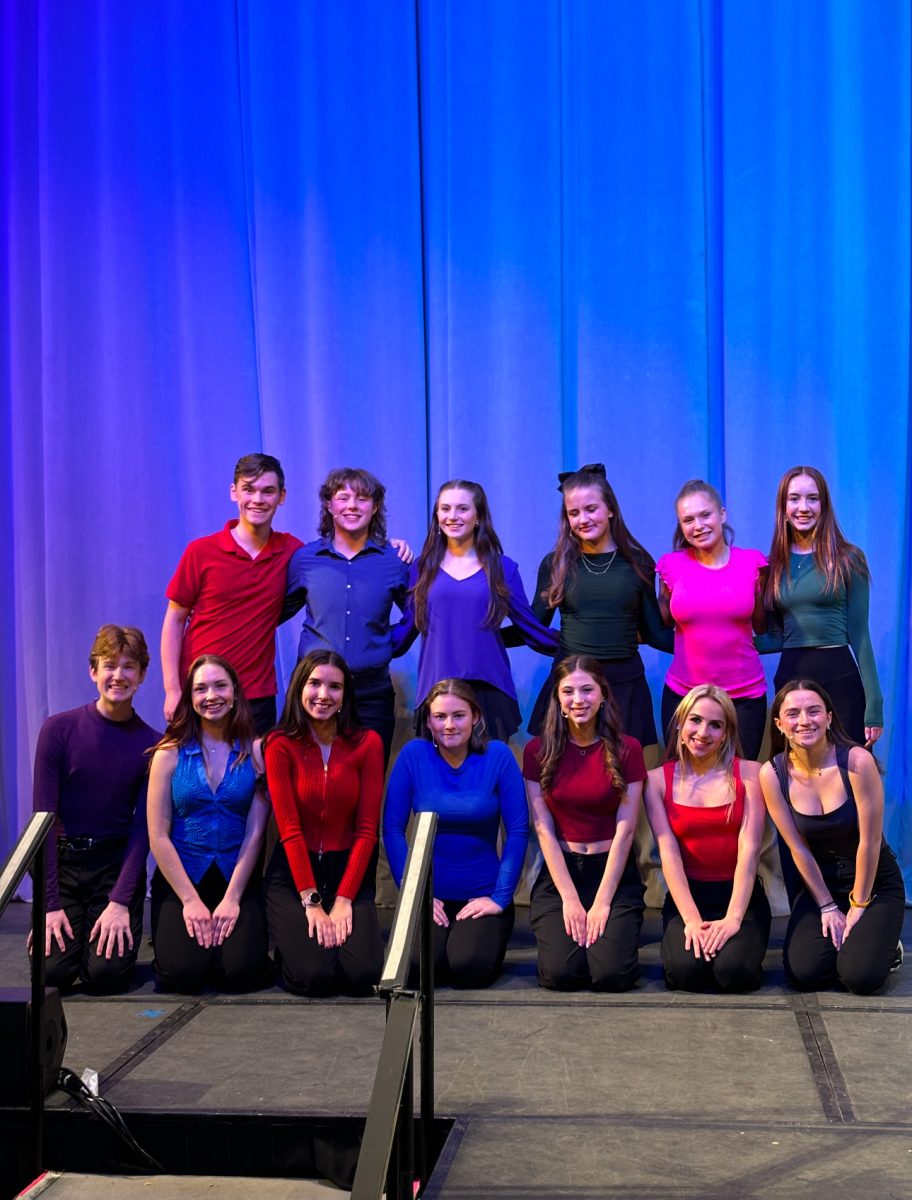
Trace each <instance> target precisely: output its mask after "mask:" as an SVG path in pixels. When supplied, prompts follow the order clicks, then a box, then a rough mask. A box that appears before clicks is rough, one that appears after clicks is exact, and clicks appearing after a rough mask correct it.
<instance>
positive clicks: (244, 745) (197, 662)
mask: <svg viewBox="0 0 912 1200" xmlns="http://www.w3.org/2000/svg"><path fill="white" fill-rule="evenodd" d="M210 663H211V664H212V665H213V666H215V667H218V668H219V669H220V670H222V671H224V672H225V674H226V675H227V676H228V678H229V679H230V680H231V684H232V687H233V688H234V707H233V708H232V710H231V712H230V714H229V716H228V720H227V721H226V723H225V741H226V742H229V743H230V744H232V745H233V744H234V743H235V742H237V743H238V745H239V747H240V753H239V755H238V757H237V758H236V759H235V761H234V766H235V767H239V766H240V765H241V763H242V762H243V761H244V759H245V758H248V757H249V756H250V752H251V749H252V747H253V739H254V738H255V737H256V730H255V729H254V727H253V717H252V716H251V715H250V705H249V704H248V703H247V697H246V696H245V695H244V689H243V688H242V687H241V681H240V679H238V675H237V671H235V669H234V667H233V666H232V665H231V663H230V662H228V660H227V659H224V658H222V657H221V655H219V654H201V655H200V656H199V657H198V658H195V659H194V660H193V662H192V663H191V664H190V670H189V671H188V672H187V678H186V679H185V680H184V686H183V687H182V688H181V694H180V700H178V702H177V707H176V708H175V710H174V716H173V717H172V718H171V720H170V721H169V722H168V728H167V729H166V730H165V733H164V736H163V737H162V738H161V740H160V741H158V742H156V743H155V745H154V746H153V747H152V748H151V749H150V750H149V751H148V752H147V753H149V754H154V753H155V751H156V750H179V749H180V748H181V746H186V745H187V744H188V742H194V741H199V737H200V732H201V730H202V721H201V720H200V715H199V713H198V712H196V710H195V709H194V707H193V701H192V698H191V697H192V695H193V677H194V676H195V675H196V673H197V671H198V670H199V669H200V667H205V666H208V665H209V664H210Z"/></svg>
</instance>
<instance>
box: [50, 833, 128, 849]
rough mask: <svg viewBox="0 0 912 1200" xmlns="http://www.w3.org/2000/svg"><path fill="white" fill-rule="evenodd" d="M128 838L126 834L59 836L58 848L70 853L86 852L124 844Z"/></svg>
mask: <svg viewBox="0 0 912 1200" xmlns="http://www.w3.org/2000/svg"><path fill="white" fill-rule="evenodd" d="M126 840H127V836H126V835H125V834H124V835H121V836H119V837H103V838H93V837H71V838H68V837H59V838H58V839H57V849H58V851H60V850H63V851H66V853H68V854H85V853H87V852H88V851H89V850H96V849H100V848H101V847H103V846H115V845H118V844H121V845H122V844H123V843H124V842H125V841H126Z"/></svg>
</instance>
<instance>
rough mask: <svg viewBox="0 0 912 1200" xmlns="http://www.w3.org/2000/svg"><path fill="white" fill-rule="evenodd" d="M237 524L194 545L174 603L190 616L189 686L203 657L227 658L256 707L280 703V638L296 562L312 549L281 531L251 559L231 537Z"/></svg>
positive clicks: (174, 589)
mask: <svg viewBox="0 0 912 1200" xmlns="http://www.w3.org/2000/svg"><path fill="white" fill-rule="evenodd" d="M237 523H238V522H237V519H236V518H235V520H233V521H229V522H228V523H227V524H226V526H225V528H224V529H222V530H221V531H220V532H219V533H212V534H210V535H209V536H208V537H202V538H197V539H196V541H193V542H191V543H190V545H189V546H188V547H187V549H186V550H185V551H184V553H183V554H182V555H181V560H180V562H179V563H178V564H177V570H176V571H175V572H174V575H173V577H172V579H171V582H170V583H169V584H168V588H167V591H166V593H165V594H166V596H167V597H168V599H169V600H173V601H174V603H175V604H179V605H180V606H181V608H189V609H190V620H189V622H188V624H187V628H186V630H185V632H184V642H183V646H182V647H181V663H180V671H181V678H182V679H184V678H186V675H187V671H188V670H189V668H190V664H191V663H192V662H193V660H194V659H195V658H196V657H197V655H200V654H220V655H221V656H222V658H225V659H227V660H228V662H230V663H231V665H232V666H233V667H234V669H235V671H237V673H238V677H239V678H240V681H241V684H242V686H243V688H244V692H245V694H246V696H247V698H248V700H261V699H262V698H263V697H265V696H274V695H275V694H276V691H277V690H278V688H277V684H276V673H275V631H276V626H277V625H278V623H279V617H280V616H281V614H282V604H283V602H284V600H285V583H286V577H287V575H288V560H289V559H290V558H291V556H292V554H294V552H295V550H297V549H298V548H299V547H300V546H302V545H303V544H304V543H303V542H302V541H300V539H299V538H296V537H295V536H294V535H293V534H291V533H277V532H276V530H273V531H272V532H271V533H270V535H269V541H268V542H267V543H266V545H265V546H264V547H263V549H262V550H261V551H260V553H259V554H258V555H257V556H256V558H251V557H250V555H249V554H248V553H247V551H246V550H244V549H243V547H241V546H239V545H238V544H237V542H236V541H235V540H234V538H233V537H232V535H231V530H232V529H233V528H234V527H235V526H236V525H237Z"/></svg>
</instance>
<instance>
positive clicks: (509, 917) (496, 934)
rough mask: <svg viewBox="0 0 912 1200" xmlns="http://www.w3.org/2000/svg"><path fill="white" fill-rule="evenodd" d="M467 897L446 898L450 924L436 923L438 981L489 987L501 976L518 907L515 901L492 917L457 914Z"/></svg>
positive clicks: (444, 907)
mask: <svg viewBox="0 0 912 1200" xmlns="http://www.w3.org/2000/svg"><path fill="white" fill-rule="evenodd" d="M466 903H467V900H444V901H443V911H444V912H445V913H446V915H447V917H448V918H449V921H450V923H449V925H448V926H447V927H446V928H444V927H443V926H442V925H437V924H435V925H434V982H435V983H449V984H451V985H452V986H453V987H455V988H483V987H489V986H490V985H491V984H492V983H493V982H494V981H495V980H496V979H497V978H498V976H499V975H500V972H501V970H502V968H503V961H504V956H505V955H506V953H507V943H508V942H509V940H510V934H511V933H512V932H513V923H514V921H515V919H516V910H515V909H514V907H513V902H512V901H511V902H510V903H509V904H508V905H507V907H506V908H505V909H504V910H503V912H500V913H495V914H493V915H492V916H488V917H467V918H466V919H465V920H464V921H457V920H456V914H457V913H458V912H459V910H460V909H461V908H463V907H464V906H465V904H466Z"/></svg>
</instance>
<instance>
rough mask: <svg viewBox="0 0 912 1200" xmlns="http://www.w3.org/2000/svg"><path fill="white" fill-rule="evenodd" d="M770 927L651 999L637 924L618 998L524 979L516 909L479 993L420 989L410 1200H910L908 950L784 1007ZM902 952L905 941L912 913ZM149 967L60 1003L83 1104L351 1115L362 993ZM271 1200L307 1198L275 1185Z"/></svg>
mask: <svg viewBox="0 0 912 1200" xmlns="http://www.w3.org/2000/svg"><path fill="white" fill-rule="evenodd" d="M29 914H30V909H29V908H28V906H26V905H13V906H11V908H10V910H8V912H7V914H6V916H5V918H4V920H3V922H2V924H0V980H2V982H3V983H4V984H7V985H18V984H25V983H27V980H28V969H27V963H26V959H25V954H24V950H23V944H24V936H25V929H26V928H27V924H28V919H29ZM782 932H783V922H782V921H781V920H777V921H776V922H774V937H773V942H772V945H771V948H770V951H769V953H768V955H767V960H766V964H765V967H766V974H767V977H766V980H765V983H764V986H763V988H762V989H761V990H760V991H759V992H756V993H754V994H752V995H750V996H744V997H720V996H692V995H686V994H684V993H673V992H668V991H667V990H666V988H665V987H664V984H663V983H662V979H661V970H660V966H659V954H658V939H659V934H660V925H659V920H658V914H657V913H655V912H650V914H649V916H648V918H647V922H646V926H645V929H644V945H643V949H642V953H641V961H642V964H643V971H644V977H643V980H642V981H641V983H640V984H639V985H638V986H637V987H636V988H635V989H634V990H633V991H632V992H629V993H627V994H625V995H622V996H597V995H593V994H592V993H586V992H581V993H575V994H571V995H565V994H556V993H549V992H545V991H543V990H542V989H540V988H539V987H538V986H537V984H536V979H535V954H534V943H533V940H532V936H531V934H530V932H529V929H528V924H527V921H526V910H524V909H519V910H518V921H517V928H516V932H515V934H514V938H513V941H512V943H511V948H510V951H509V954H508V958H507V969H506V971H505V974H504V977H503V979H502V980H501V981H500V982H499V983H498V984H496V985H495V986H494V987H493V988H490V989H488V990H486V991H478V992H456V991H453V990H451V989H448V988H441V989H440V990H439V991H438V992H437V997H436V1018H437V1019H436V1050H437V1055H436V1064H437V1066H436V1080H437V1085H436V1086H437V1097H436V1099H437V1106H436V1107H437V1113H438V1115H439V1116H440V1117H442V1118H444V1117H446V1118H451V1119H452V1121H453V1124H452V1129H451V1132H450V1134H449V1138H448V1141H447V1143H446V1145H445V1146H444V1149H443V1152H442V1154H441V1157H440V1160H439V1161H438V1166H437V1169H436V1171H435V1174H434V1177H433V1178H432V1181H431V1184H430V1186H429V1188H428V1189H427V1191H426V1193H425V1194H426V1195H428V1196H430V1197H434V1198H441V1200H454V1198H458V1200H469V1198H470V1197H485V1198H492V1200H493V1198H510V1200H520V1198H522V1200H536V1198H539V1197H540V1198H545V1197H549V1198H550V1197H580V1198H588V1197H610V1198H614V1197H618V1198H620V1197H625V1198H631V1200H670V1198H672V1197H674V1198H675V1200H679V1198H680V1200H685V1198H688V1200H689V1198H698V1197H699V1198H700V1200H703V1198H707V1197H711V1198H715V1197H719V1198H724V1200H736V1198H739V1197H763V1198H767V1197H769V1198H776V1200H779V1198H781V1200H804V1198H805V1197H806V1198H808V1200H820V1198H821V1197H826V1200H859V1198H860V1197H863V1198H864V1200H888V1198H889V1200H893V1198H897V1200H898V1198H902V1200H908V1198H909V1197H912V959H910V960H907V965H906V968H905V969H904V970H902V971H900V972H898V973H897V974H896V975H894V976H891V979H890V981H889V983H888V985H887V988H886V989H885V991H884V993H883V994H882V995H878V996H872V997H856V996H851V995H848V994H847V993H845V992H838V991H832V992H821V993H811V994H799V993H796V992H793V991H791V990H790V989H789V988H787V987H786V986H785V984H784V979H783V976H782V968H781V937H782ZM905 941H906V944H907V945H908V946H912V914H910V915H909V916H907V920H906V935H905ZM150 959H151V952H150V949H149V947H148V945H147V944H146V945H144V946H143V952H142V955H141V960H140V968H139V974H138V978H137V984H136V986H135V988H134V989H133V990H132V991H130V992H129V993H127V994H126V995H125V996H120V997H116V998H110V999H107V998H105V999H93V998H91V997H88V996H85V995H81V994H79V993H75V994H73V995H72V996H70V997H67V998H66V1000H65V1008H66V1016H67V1021H68V1023H69V1044H68V1047H67V1053H66V1057H65V1065H66V1066H68V1067H70V1068H71V1069H72V1070H74V1071H75V1072H76V1073H77V1074H79V1073H81V1071H82V1070H83V1068H84V1067H86V1066H90V1067H92V1068H94V1069H95V1070H97V1071H98V1072H99V1074H100V1076H101V1090H102V1094H103V1095H105V1096H106V1097H107V1098H108V1099H109V1100H111V1101H112V1102H113V1103H114V1104H115V1105H117V1107H118V1108H119V1109H120V1110H121V1111H122V1112H123V1113H124V1114H126V1115H128V1116H129V1114H131V1113H137V1114H139V1113H148V1114H158V1119H159V1120H160V1121H166V1120H168V1119H169V1115H170V1117H172V1118H177V1117H178V1116H179V1115H181V1114H184V1115H186V1114H196V1115H197V1116H199V1117H203V1118H204V1120H208V1121H209V1122H210V1123H211V1122H218V1121H222V1122H228V1123H229V1124H230V1123H231V1122H233V1121H235V1120H237V1121H241V1120H242V1119H243V1118H244V1117H245V1116H246V1115H252V1117H253V1118H254V1120H252V1122H251V1126H250V1131H251V1132H250V1136H253V1134H252V1130H253V1125H254V1124H256V1123H257V1122H267V1123H268V1122H269V1121H270V1120H273V1121H274V1122H275V1123H276V1124H280V1125H287V1123H288V1122H289V1120H293V1119H299V1118H301V1117H303V1116H305V1115H306V1116H308V1117H310V1118H326V1119H335V1118H343V1119H347V1120H350V1121H353V1122H357V1121H358V1120H359V1119H361V1118H363V1116H364V1115H365V1113H366V1111H367V1105H368V1100H369V1093H370V1088H371V1085H372V1081H373V1075H374V1070H375V1068H376V1063H377V1056H378V1054H379V1049H380V1040H381V1036H382V1029H383V1020H384V1011H383V1005H382V1003H381V1002H380V1001H379V1000H375V999H372V1000H334V1001H308V1000H302V999H300V998H296V997H293V996H289V995H288V994H287V993H285V992H283V991H282V990H281V989H279V988H277V987H274V988H271V989H268V990H267V991H265V992H262V993H259V994H257V995H254V996H247V997H228V996H224V995H218V994H215V993H212V994H207V995H205V996H202V997H200V998H198V999H187V998H185V997H176V996H168V995H159V994H157V993H156V992H155V991H154V987H153V984H152V978H151V970H150V966H149V964H150ZM48 1103H49V1107H50V1109H51V1110H52V1111H51V1121H52V1122H54V1121H55V1120H64V1119H66V1117H65V1112H66V1111H68V1110H69V1109H70V1107H71V1105H72V1102H71V1101H69V1100H68V1098H67V1097H65V1096H64V1095H63V1094H62V1093H55V1094H54V1095H52V1096H51V1097H50V1098H49V1101H48ZM70 1116H71V1117H72V1114H70ZM238 1128H241V1125H239V1126H238ZM213 1133H214V1131H213ZM238 1174H239V1175H243V1171H239V1172H238ZM66 1181H67V1176H64V1178H63V1179H62V1180H60V1181H57V1182H55V1184H54V1188H53V1189H49V1200H66V1198H67V1197H68V1196H70V1195H72V1196H80V1197H81V1196H83V1195H90V1194H91V1192H90V1191H63V1190H62V1189H63V1186H64V1183H65V1182H66ZM69 1182H70V1185H71V1186H72V1187H75V1186H76V1185H77V1183H79V1180H78V1177H76V1176H72V1177H71V1178H70V1180H69ZM187 1182H189V1181H185V1183H187ZM280 1182H281V1181H275V1184H276V1186H277V1187H278V1185H279V1183H280ZM145 1183H146V1185H147V1190H145V1191H144V1192H143V1195H145V1196H148V1197H149V1200H158V1195H159V1194H161V1196H163V1197H164V1196H170V1195H172V1194H180V1195H181V1196H182V1197H188V1196H191V1195H193V1194H196V1193H191V1192H190V1191H188V1190H186V1188H185V1190H183V1191H180V1190H179V1189H178V1190H175V1185H174V1184H173V1182H172V1183H169V1182H168V1181H167V1180H165V1179H162V1180H160V1181H159V1186H160V1187H161V1188H165V1186H166V1184H167V1186H169V1187H171V1188H172V1191H170V1192H168V1191H162V1192H160V1193H156V1192H154V1191H150V1190H148V1184H149V1180H148V1179H147V1180H146V1181H145ZM80 1186H85V1187H88V1186H89V1185H88V1184H85V1183H83V1184H80ZM220 1186H222V1187H223V1189H224V1191H223V1194H224V1195H225V1196H226V1197H228V1196H232V1197H233V1196H234V1195H235V1194H237V1195H243V1194H244V1192H243V1181H242V1180H241V1181H239V1182H238V1183H237V1184H236V1185H235V1184H234V1183H231V1181H229V1180H222V1181H221V1184H220ZM234 1186H237V1187H238V1188H239V1189H240V1190H238V1191H237V1192H235V1191H232V1190H230V1189H231V1187H234ZM315 1186H316V1185H315ZM254 1187H255V1190H256V1192H257V1193H259V1194H260V1196H261V1197H262V1200H268V1197H271V1195H272V1194H273V1193H272V1192H271V1191H267V1190H265V1185H264V1187H262V1188H261V1186H260V1184H259V1182H258V1183H256V1185H253V1186H251V1187H250V1190H249V1192H248V1194H251V1195H252V1194H254ZM58 1189H61V1190H58ZM105 1194H107V1193H105ZM111 1194H112V1195H114V1194H121V1195H123V1196H124V1197H126V1196H128V1195H131V1194H132V1193H130V1192H128V1191H126V1190H122V1191H121V1192H120V1193H117V1192H116V1191H114V1192H112V1193H111ZM198 1194H200V1195H203V1194H209V1193H208V1192H204V1191H200V1192H199V1193H198ZM285 1194H287V1195H293V1194H294V1195H297V1194H300V1195H301V1196H302V1197H303V1196H306V1195H308V1194H310V1193H308V1192H306V1191H301V1192H300V1193H294V1192H292V1191H289V1192H287V1193H285V1192H281V1191H277V1192H276V1195H285ZM314 1194H317V1193H316V1192H315V1193H314ZM327 1194H332V1193H331V1192H330V1193H327ZM335 1194H337V1195H338V1194H340V1193H338V1192H336V1193H335ZM98 1195H99V1196H100V1195H102V1193H101V1192H99V1193H98Z"/></svg>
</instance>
